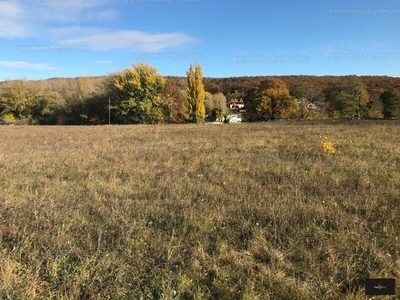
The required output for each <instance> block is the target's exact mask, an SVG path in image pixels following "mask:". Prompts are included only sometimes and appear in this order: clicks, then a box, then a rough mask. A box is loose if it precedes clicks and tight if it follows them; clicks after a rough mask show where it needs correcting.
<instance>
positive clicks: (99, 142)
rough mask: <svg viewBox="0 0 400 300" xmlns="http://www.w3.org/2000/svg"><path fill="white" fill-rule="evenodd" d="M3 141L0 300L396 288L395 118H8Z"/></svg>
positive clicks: (269, 295) (399, 147)
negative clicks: (69, 121)
mask: <svg viewBox="0 0 400 300" xmlns="http://www.w3.org/2000/svg"><path fill="white" fill-rule="evenodd" d="M324 136H325V137H327V140H329V141H331V142H332V143H333V145H330V146H329V147H325V148H323V147H321V137H324ZM0 146H1V151H0V168H1V173H0V295H1V298H2V299H260V300H261V299H263V300H264V299H307V300H309V299H367V297H366V296H365V295H364V279H365V278H380V277H385V278H397V281H396V282H397V299H398V297H399V295H400V294H399V292H400V286H399V285H400V205H399V204H400V123H399V122H397V121H393V122H385V121H379V122H372V121H371V122H361V123H359V122H346V123H333V122H325V123H318V122H267V123H258V124H249V123H244V124H223V125H156V126H151V125H149V126H144V125H138V126H92V127H85V126H82V127H73V126H71V127H63V126H54V127H46V126H43V127H39V126H38V127H35V126H1V128H0ZM325 146H326V145H325ZM332 147H333V148H334V149H333V150H334V153H333V151H331V152H330V151H329V149H331V148H332ZM324 149H325V150H327V151H324ZM331 150H332V149H331ZM378 298H379V299H395V298H396V297H391V296H387V297H375V298H373V297H370V298H368V299H378Z"/></svg>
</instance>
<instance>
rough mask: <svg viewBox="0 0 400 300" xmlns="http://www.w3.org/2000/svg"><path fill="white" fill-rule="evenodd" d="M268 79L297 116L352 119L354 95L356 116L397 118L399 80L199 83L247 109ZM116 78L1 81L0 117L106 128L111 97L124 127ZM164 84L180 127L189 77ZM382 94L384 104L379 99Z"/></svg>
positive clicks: (168, 107) (171, 117)
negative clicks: (293, 104) (294, 105)
mask: <svg viewBox="0 0 400 300" xmlns="http://www.w3.org/2000/svg"><path fill="white" fill-rule="evenodd" d="M267 78H273V79H277V80H282V81H283V82H284V83H285V84H286V88H287V90H288V92H289V94H290V96H291V97H293V99H296V100H297V102H298V103H299V108H298V110H299V114H298V118H309V119H310V118H311V119H318V118H332V117H335V118H351V117H354V97H355V95H356V94H355V93H356V92H358V93H359V94H360V97H361V98H362V99H361V100H358V101H359V103H361V104H359V105H358V108H359V109H360V108H361V110H362V112H361V113H359V117H361V118H384V117H386V118H392V117H398V115H399V108H400V101H399V96H398V95H400V78H396V77H387V76H255V77H248V76H243V77H230V78H210V77H204V78H203V84H204V89H205V91H206V92H208V93H206V94H207V95H210V94H211V95H214V94H217V93H222V94H223V95H225V97H226V100H227V102H229V100H231V99H232V98H242V99H243V100H244V101H245V103H246V105H247V104H248V103H249V101H251V97H250V95H251V91H252V90H254V89H255V88H257V87H259V86H260V85H261V84H262V82H263V81H265V80H266V79H267ZM114 79H115V74H111V75H108V76H99V77H95V76H80V77H76V78H50V79H45V80H9V81H3V82H0V114H1V115H0V119H4V120H9V121H12V122H16V123H21V124H48V125H50V124H60V125H62V124H64V125H88V124H108V120H109V115H108V114H109V112H108V107H109V99H110V102H111V117H110V119H111V123H126V122H124V120H123V118H121V115H118V100H116V99H117V98H118V97H120V95H118V94H117V93H116V91H115V88H114ZM164 80H165V84H164V92H163V93H162V95H161V98H162V100H163V107H164V108H163V111H164V113H165V118H164V122H166V123H183V122H185V121H187V120H186V116H185V96H186V86H187V82H186V81H187V78H186V77H176V76H165V77H164ZM385 92H386V98H385V99H386V100H385V99H384V98H382V95H383V94H384V93H385ZM360 101H361V102H360ZM385 101H386V102H387V103H389V104H387V103H386V102H385ZM315 103H316V104H318V105H317V106H315V108H316V109H315V110H313V111H311V110H309V109H308V108H309V107H310V106H309V105H314V104H315ZM385 103H386V104H385ZM227 105H228V103H227ZM307 105H308V106H307ZM385 105H386V106H385ZM361 106H362V107H361ZM245 108H246V106H245ZM389 109H390V111H389ZM278 117H279V116H278Z"/></svg>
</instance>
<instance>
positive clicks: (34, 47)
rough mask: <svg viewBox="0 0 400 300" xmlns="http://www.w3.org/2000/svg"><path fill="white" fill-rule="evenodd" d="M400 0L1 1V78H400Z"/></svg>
mask: <svg viewBox="0 0 400 300" xmlns="http://www.w3.org/2000/svg"><path fill="white" fill-rule="evenodd" d="M399 28H400V3H399V2H398V0H383V1H376V0H375V1H371V0H352V1H350V2H349V1H343V0H336V1H333V0H325V1H321V0H318V1H316V0H315V1H311V0H303V1H299V0H218V1H216V0H215V1H212V0H116V1H112V0H88V1H83V0H0V81H2V80H7V79H21V78H25V79H43V78H52V77H76V76H83V75H95V76H98V75H107V74H109V73H112V72H116V71H118V70H123V69H125V68H128V67H131V65H132V63H137V62H140V61H145V62H147V63H149V64H151V65H153V66H155V67H157V69H158V71H159V73H161V74H162V75H174V76H185V75H186V74H185V72H186V70H187V69H188V68H189V65H190V64H191V63H196V62H197V63H199V64H201V65H202V67H203V76H206V77H234V76H257V75H319V76H320V75H348V74H355V75H387V76H400V31H399Z"/></svg>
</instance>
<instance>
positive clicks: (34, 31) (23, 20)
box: [0, 0, 196, 52]
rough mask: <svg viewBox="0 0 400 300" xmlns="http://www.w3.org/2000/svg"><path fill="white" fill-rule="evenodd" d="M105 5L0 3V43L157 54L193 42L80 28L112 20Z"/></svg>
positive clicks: (96, 1) (95, 0) (71, 0)
mask: <svg viewBox="0 0 400 300" xmlns="http://www.w3.org/2000/svg"><path fill="white" fill-rule="evenodd" d="M107 3H109V0H88V1H81V0H68V1H48V0H46V1H41V0H37V1H32V2H31V1H16V2H2V1H1V0H0V39H1V38H28V37H36V38H45V39H48V40H49V39H50V40H52V41H53V43H54V45H61V46H83V47H87V48H89V50H97V51H107V50H115V49H121V50H129V51H139V52H159V51H162V50H164V49H166V48H170V47H174V46H181V45H184V44H188V43H194V42H196V40H195V39H194V38H192V37H190V36H187V35H185V34H182V33H174V32H172V33H162V34H149V33H146V32H142V31H138V30H111V29H109V28H98V27H82V26H81V24H82V22H85V21H88V20H97V21H102V20H110V19H115V18H116V17H117V14H116V12H115V11H114V10H112V9H110V8H109V7H107V6H106V4H107ZM54 24H57V27H56V26H54Z"/></svg>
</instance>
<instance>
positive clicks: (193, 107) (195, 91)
mask: <svg viewBox="0 0 400 300" xmlns="http://www.w3.org/2000/svg"><path fill="white" fill-rule="evenodd" d="M186 75H187V89H186V91H187V93H186V100H187V107H188V115H189V120H190V121H192V122H193V123H197V124H198V123H201V122H202V121H203V120H204V118H205V116H206V110H205V106H204V95H205V92H204V86H203V73H202V68H201V66H200V65H198V64H197V65H195V66H193V65H192V64H191V65H190V68H189V70H188V71H186Z"/></svg>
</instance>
